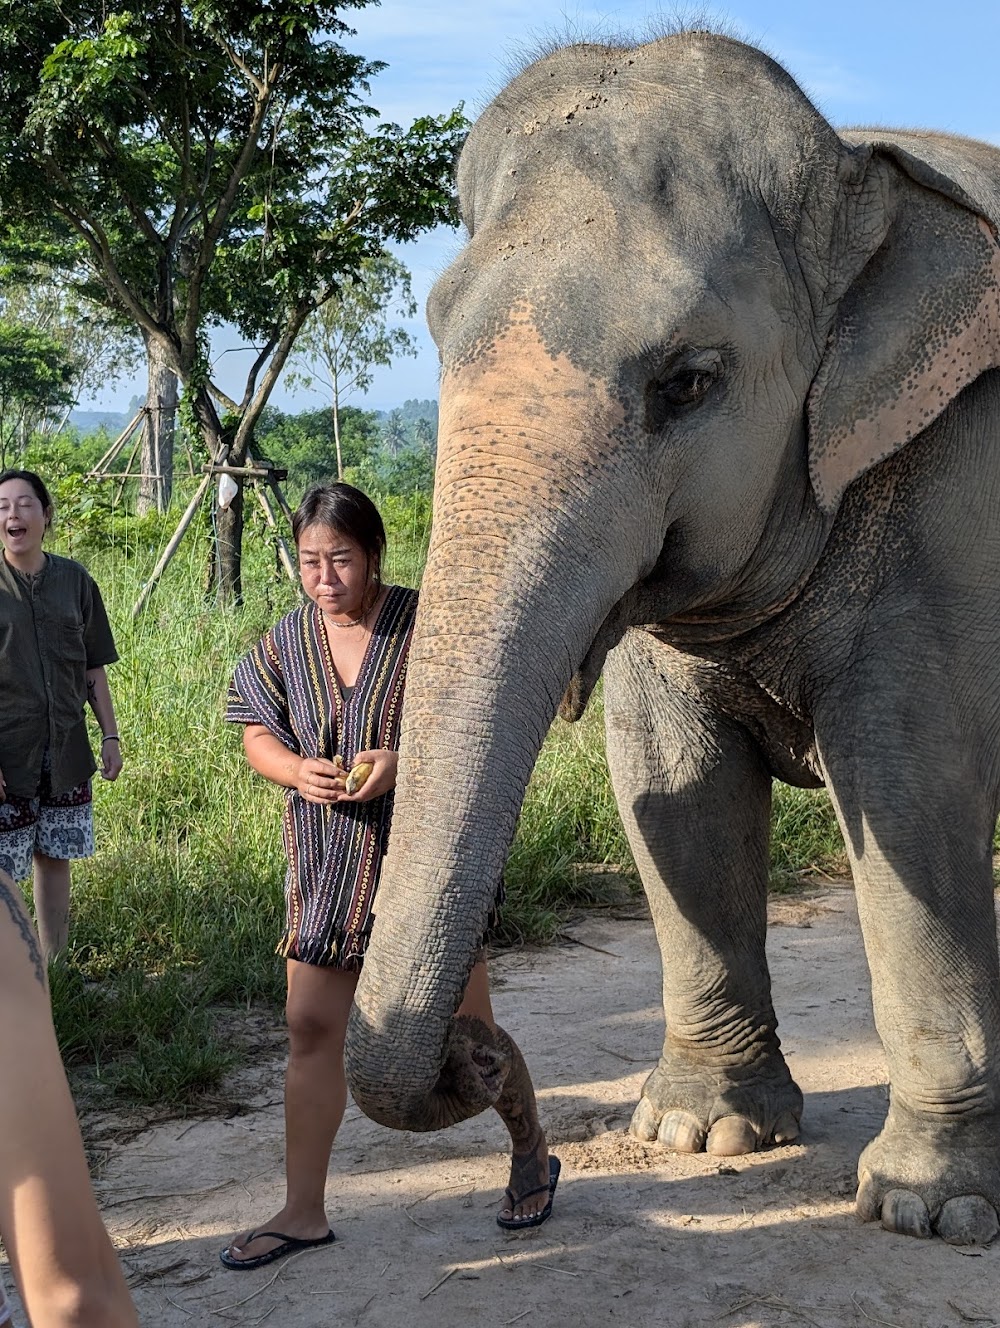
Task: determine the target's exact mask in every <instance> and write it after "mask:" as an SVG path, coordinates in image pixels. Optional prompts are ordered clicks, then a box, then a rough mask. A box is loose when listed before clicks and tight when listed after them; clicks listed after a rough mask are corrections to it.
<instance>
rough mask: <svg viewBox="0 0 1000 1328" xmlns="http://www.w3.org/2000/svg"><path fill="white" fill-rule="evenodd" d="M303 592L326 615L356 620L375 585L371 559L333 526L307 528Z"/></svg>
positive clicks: (301, 565)
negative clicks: (366, 597)
mask: <svg viewBox="0 0 1000 1328" xmlns="http://www.w3.org/2000/svg"><path fill="white" fill-rule="evenodd" d="M299 575H300V576H301V578H302V589H303V590H304V591H305V592H306V594H307V595H308V596H309V598H310V599H311V600H312V601H313V603H314V604H318V605H319V607H320V608H321V609H322V610H323V612H324V613H329V614H332V615H334V616H337V615H340V616H346V617H348V618H356V617H357V616H358V614H360V613H361V612H362V610H363V609H364V607H365V595H366V592H367V591H368V589H369V587H370V586H371V583H372V568H371V566H370V565H369V560H368V556H367V554H366V553H365V551H364V549H362V547H361V545H360V544H358V543H357V541H356V540H353V539H351V537H350V536H349V535H344V534H342V533H341V531H339V530H335V529H334V527H333V526H325V525H320V524H318V523H317V524H315V525H311V526H306V528H305V529H304V530H303V531H302V534H301V535H300V536H299Z"/></svg>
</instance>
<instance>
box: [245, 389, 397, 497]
mask: <svg viewBox="0 0 1000 1328" xmlns="http://www.w3.org/2000/svg"><path fill="white" fill-rule="evenodd" d="M256 437H257V442H258V452H259V453H260V454H261V455H263V456H266V457H267V458H268V459H269V460H270V461H273V462H274V463H275V464H276V465H278V466H282V467H284V468H285V469H286V470H287V471H288V479H289V487H290V488H291V489H292V490H293V491H295V492H297V493H301V492H302V491H303V490H304V489H306V488H309V487H310V486H311V485H313V484H325V483H328V482H329V481H330V479H331V478H332V477H333V476H334V475H336V474H337V473H338V471H337V463H338V460H339V459H340V458H341V457H342V458H343V464H344V467H345V469H347V468H350V467H355V466H358V465H360V464H361V463H362V462H363V461H364V460H365V458H366V457H368V456H370V455H371V454H372V453H373V452H375V450H376V449H377V447H378V444H379V427H378V417H377V416H376V414H375V412H374V411H370V410H359V409H358V408H357V407H356V406H343V407H342V408H341V412H340V453H339V454H338V451H337V448H336V447H335V445H334V440H333V435H332V432H331V428H330V412H329V411H328V410H326V409H323V410H307V411H301V412H300V413H299V414H297V415H283V414H282V413H281V411H278V410H275V409H274V408H273V407H272V406H268V407H267V409H266V410H265V411H264V414H263V415H262V416H261V418H260V422H259V423H258V425H257V434H256Z"/></svg>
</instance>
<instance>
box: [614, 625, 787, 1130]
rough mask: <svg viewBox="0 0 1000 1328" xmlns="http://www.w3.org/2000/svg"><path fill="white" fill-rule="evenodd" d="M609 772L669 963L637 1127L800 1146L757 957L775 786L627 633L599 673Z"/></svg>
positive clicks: (752, 752)
mask: <svg viewBox="0 0 1000 1328" xmlns="http://www.w3.org/2000/svg"><path fill="white" fill-rule="evenodd" d="M605 706H606V727H607V738H608V760H609V763H610V766H611V776H612V780H613V783H614V788H615V795H616V797H617V800H618V806H619V808H620V810H621V815H622V819H623V821H624V824H625V828H626V831H627V833H628V837H629V841H630V843H631V845H632V851H633V853H634V855H635V859H636V863H637V864H638V867H639V872H640V875H641V877H642V882H643V886H644V887H645V890H646V894H647V896H648V898H649V903H650V908H651V910H652V914H653V922H654V925H655V927H656V934H657V939H658V941H659V944H660V951H661V954H662V957H663V1007H664V1014H665V1017H666V1036H665V1038H664V1043H663V1054H662V1056H661V1057H660V1062H659V1065H658V1066H657V1068H656V1069H655V1070H654V1071H653V1072H652V1074H651V1075H650V1076H649V1078H648V1079H647V1080H646V1083H645V1086H644V1088H643V1093H642V1099H641V1101H640V1103H639V1105H638V1107H637V1108H636V1111H635V1114H634V1115H633V1117H632V1126H631V1129H632V1132H633V1134H635V1135H637V1136H638V1137H639V1138H640V1139H646V1140H652V1139H658V1140H659V1141H660V1142H661V1143H663V1144H665V1145H666V1146H667V1147H670V1148H675V1149H678V1150H680V1151H683V1152H697V1151H699V1150H701V1149H703V1148H704V1149H707V1150H708V1151H709V1152H711V1153H716V1154H735V1153H748V1152H753V1151H754V1150H755V1149H757V1148H760V1147H762V1146H764V1145H766V1144H768V1143H771V1142H777V1143H784V1142H788V1141H790V1140H792V1139H794V1138H796V1137H797V1135H798V1122H799V1118H800V1116H801V1114H802V1094H801V1093H800V1091H799V1089H798V1087H797V1085H796V1084H795V1083H794V1082H793V1080H792V1077H791V1075H790V1074H789V1071H788V1067H787V1066H786V1064H785V1060H784V1057H783V1056H782V1055H781V1051H780V1049H779V1042H778V1037H777V1031H776V1028H777V1024H776V1020H775V1017H774V1009H773V1007H772V1004H771V984H770V975H769V973H768V968H767V960H766V957H765V954H764V940H765V935H766V929H767V873H768V830H769V813H770V802H771V779H770V775H769V773H768V771H767V770H766V768H765V766H764V762H763V760H762V758H761V755H760V753H759V751H758V749H757V748H756V745H755V744H754V742H753V741H752V739H751V738H750V737H749V735H748V734H747V733H746V732H745V731H744V730H743V729H741V728H740V727H739V726H738V725H736V724H734V723H733V722H731V721H730V720H729V719H727V718H726V717H724V716H722V715H720V714H718V713H717V712H714V711H713V710H712V709H711V708H710V707H709V706H708V705H707V704H706V703H705V701H704V700H703V699H702V698H701V697H700V696H699V694H698V693H697V691H696V689H695V688H694V687H693V686H692V687H686V686H684V685H683V684H682V683H678V681H676V680H674V679H673V678H671V677H670V676H669V673H668V670H667V667H666V651H665V648H664V647H663V646H661V645H659V643H657V642H656V641H655V640H654V639H653V638H651V637H649V636H647V635H646V634H645V633H641V632H636V631H633V632H629V633H628V634H627V636H626V637H625V639H624V640H623V642H622V644H621V645H620V646H618V647H617V648H616V649H615V650H614V651H613V652H612V654H611V655H610V656H609V658H608V664H607V666H606V668H605Z"/></svg>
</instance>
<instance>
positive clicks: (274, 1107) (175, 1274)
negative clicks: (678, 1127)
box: [87, 887, 1000, 1328]
mask: <svg viewBox="0 0 1000 1328" xmlns="http://www.w3.org/2000/svg"><path fill="white" fill-rule="evenodd" d="M771 922H772V925H771V930H770V938H769V954H770V962H771V967H772V973H773V978H774V989H775V1004H776V1007H777V1010H778V1016H779V1019H780V1020H781V1035H782V1041H783V1045H784V1048H785V1052H786V1054H787V1056H788V1060H789V1063H790V1065H791V1068H792V1072H793V1074H794V1075H795V1077H796V1078H797V1080H798V1082H799V1084H800V1085H801V1087H802V1089H803V1092H804V1093H805V1100H806V1107H805V1115H804V1118H803V1132H802V1137H801V1141H800V1142H799V1143H797V1144H796V1145H795V1146H793V1147H786V1148H776V1149H772V1150H770V1151H768V1152H765V1153H761V1154H758V1155H756V1156H753V1157H747V1158H736V1159H731V1160H729V1161H724V1162H722V1163H720V1161H719V1160H713V1159H711V1158H709V1157H706V1156H696V1157H684V1156H674V1155H670V1154H666V1153H664V1152H662V1151H660V1150H658V1149H657V1148H655V1147H654V1146H652V1145H649V1146H647V1145H643V1144H640V1143H638V1142H637V1141H635V1140H633V1139H632V1138H631V1137H630V1136H629V1135H628V1134H627V1132H626V1127H627V1124H628V1119H629V1116H630V1113H631V1110H632V1107H633V1105H634V1103H635V1101H636V1099H637V1097H638V1094H639V1091H640V1088H641V1085H642V1081H643V1078H644V1077H645V1075H646V1073H647V1071H648V1069H649V1067H650V1066H651V1065H652V1064H653V1062H654V1061H655V1059H656V1057H657V1054H658V1050H659V1046H660V1042H661V1038H662V1018H661V1014H660V1005H659V987H660V967H659V955H658V951H657V949H656V945H655V942H654V939H653V933H652V927H651V925H650V923H649V922H648V920H646V919H645V918H635V919H632V920H622V919H609V918H607V917H589V918H587V919H586V920H585V921H583V922H581V923H579V924H577V925H575V926H574V927H572V928H571V929H570V932H569V935H570V936H571V937H572V940H571V941H568V942H567V943H566V944H564V945H561V946H559V947H556V948H553V949H549V950H546V951H543V952H530V953H527V952H522V953H517V954H512V955H508V956H505V957H502V958H500V959H498V960H497V961H496V963H495V967H494V971H495V975H496V979H497V991H496V1002H495V1003H496V1009H497V1015H498V1018H499V1020H500V1022H501V1023H502V1024H503V1025H504V1026H505V1027H507V1028H509V1029H510V1030H511V1032H512V1033H513V1034H514V1036H515V1037H516V1038H517V1040H518V1042H519V1043H520V1044H521V1046H522V1047H523V1048H524V1050H525V1053H526V1055H527V1058H528V1061H529V1064H530V1065H531V1068H532V1071H533V1074H534V1076H535V1080H536V1083H537V1084H538V1085H539V1089H540V1093H539V1096H540V1099H541V1109H542V1116H543V1120H544V1122H545V1124H546V1127H547V1129H548V1131H549V1139H550V1142H551V1145H552V1146H553V1147H554V1148H555V1149H556V1150H557V1151H558V1153H559V1155H560V1157H561V1158H562V1163H563V1170H562V1178H561V1181H560V1184H559V1189H558V1193H557V1196H556V1202H555V1211H554V1214H553V1217H552V1219H551V1221H549V1222H548V1223H547V1224H546V1225H545V1226H544V1227H542V1228H540V1229H539V1230H537V1231H534V1232H519V1233H516V1234H509V1233H505V1232H502V1231H501V1230H500V1229H499V1228H498V1227H497V1226H496V1225H495V1223H494V1220H493V1219H494V1213H495V1211H496V1207H497V1202H498V1199H499V1195H500V1191H501V1189H502V1187H503V1184H504V1182H505V1177H506V1172H505V1164H504V1157H503V1154H502V1153H501V1148H502V1145H503V1141H504V1137H505V1136H504V1135H503V1131H502V1128H501V1126H500V1124H499V1122H498V1121H497V1119H496V1118H495V1117H494V1116H493V1115H492V1113H490V1114H489V1115H488V1116H484V1117H480V1118H478V1119H476V1120H472V1121H467V1122H466V1123H465V1124H463V1125H461V1126H458V1127H456V1128H454V1129H452V1130H448V1131H446V1132H444V1133H441V1134H432V1135H405V1134H394V1133H391V1132H389V1131H386V1130H383V1129H381V1128H379V1127H378V1126H375V1125H373V1124H372V1123H371V1122H370V1121H368V1120H367V1119H366V1118H365V1117H363V1116H362V1115H361V1113H360V1112H359V1111H358V1110H357V1108H356V1107H354V1106H353V1104H352V1105H351V1106H350V1107H349V1108H348V1113H347V1118H346V1121H345V1124H344V1127H343V1130H342V1132H341V1135H340V1138H339V1139H338V1143H337V1147H336V1149H335V1153H334V1162H333V1166H332V1168H331V1172H330V1180H329V1185H328V1188H327V1194H328V1203H329V1212H330V1216H331V1220H332V1222H333V1226H334V1229H335V1230H336V1232H337V1236H338V1241H337V1243H336V1245H334V1246H332V1247H329V1248H326V1249H321V1250H317V1251H311V1252H309V1253H305V1254H301V1255H298V1256H296V1257H295V1258H293V1259H290V1260H285V1261H284V1262H281V1263H279V1264H276V1265H273V1266H272V1267H269V1268H266V1269H260V1270H258V1271H255V1272H249V1273H245V1274H244V1273H233V1272H229V1271H227V1270H226V1269H224V1268H223V1267H222V1266H221V1265H220V1263H219V1261H218V1251H219V1249H220V1247H221V1246H222V1245H223V1244H224V1242H225V1241H226V1240H227V1238H228V1237H229V1236H230V1235H231V1234H232V1233H233V1232H234V1231H236V1230H237V1229H239V1228H246V1227H249V1226H251V1225H253V1224H254V1223H255V1222H259V1221H261V1220H263V1219H265V1218H267V1217H268V1216H269V1215H270V1214H271V1213H272V1212H273V1211H275V1209H277V1207H279V1205H280V1203H281V1156H282V1121H281V1106H280V1096H281V1095H280V1071H281V1061H280V1059H273V1061H272V1057H274V1056H275V1055H276V1053H278V1052H279V1051H280V1043H278V1041H277V1034H275V1033H272V1032H271V1031H270V1030H267V1031H266V1035H263V1034H262V1051H261V1058H260V1059H259V1061H258V1065H257V1066H256V1068H255V1069H254V1071H253V1072H252V1074H246V1075H245V1076H244V1079H243V1081H242V1083H241V1084H240V1085H238V1086H237V1087H238V1088H239V1089H240V1091H241V1093H242V1096H243V1097H244V1099H245V1100H246V1101H247V1103H248V1108H249V1109H248V1110H247V1112H246V1113H245V1114H242V1115H238V1116H234V1117H232V1118H230V1119H209V1120H198V1121H194V1122H191V1121H187V1122H184V1121H171V1122H167V1123H165V1124H160V1125H157V1126H156V1127H153V1128H149V1129H147V1130H145V1131H143V1132H142V1133H139V1134H138V1135H137V1136H136V1137H135V1138H133V1139H132V1140H131V1141H130V1142H127V1143H124V1144H117V1145H115V1146H114V1147H113V1148H111V1149H110V1150H109V1152H108V1155H107V1158H106V1161H105V1164H104V1166H103V1169H102V1174H101V1178H100V1180H99V1181H98V1191H99V1197H100V1201H101V1204H102V1206H103V1209H104V1213H105V1218H106V1220H107V1223H108V1225H109V1228H110V1230H111V1232H112V1235H113V1237H114V1240H115V1243H116V1245H117V1246H118V1249H119V1251H120V1254H121V1257H122V1260H123V1263H124V1265H125V1268H126V1270H127V1273H128V1275H129V1279H130V1282H131V1285H132V1287H133V1290H134V1295H135V1298H136V1302H137V1304H138V1306H139V1315H140V1320H141V1322H142V1323H143V1324H144V1325H150V1326H153V1325H155V1326H156V1328H175V1326H176V1328H180V1326H181V1325H184V1328H200V1326H201V1325H205V1326H206V1328H208V1326H209V1325H225V1324H240V1325H253V1324H260V1323H265V1322H267V1323H270V1324H275V1325H276V1324H282V1325H284V1326H287V1328H327V1326H328V1325H363V1328H381V1326H382V1325H387V1326H388V1325H407V1328H442V1326H447V1328H450V1326H451V1325H462V1326H463V1328H464V1325H467V1324H468V1325H482V1326H483V1328H501V1326H503V1328H506V1326H507V1325H511V1324H515V1323H524V1324H529V1323H535V1324H537V1323H545V1324H549V1325H557V1326H558V1328H562V1326H563V1325H572V1326H573V1328H577V1326H578V1325H586V1326H587V1328H589V1326H590V1325H599V1324H612V1323H620V1324H626V1325H630V1326H631V1325H634V1326H635V1328H647V1326H648V1328H653V1326H654V1325H655V1326H656V1328H694V1326H695V1325H698V1326H699V1328H700V1326H701V1325H709V1324H713V1325H714V1324H719V1325H732V1328H756V1326H757V1325H761V1326H763V1325H768V1326H770V1325H775V1326H777V1325H796V1324H811V1325H814V1328H842V1326H845V1325H851V1326H852V1328H853V1326H854V1325H857V1326H858V1328H866V1325H876V1324H880V1325H890V1326H892V1328H951V1326H952V1325H955V1326H956V1328H958V1326H959V1325H962V1324H1000V1247H998V1248H996V1249H992V1250H986V1251H972V1250H960V1249H955V1248H951V1247H949V1246H947V1245H945V1244H944V1243H943V1242H941V1241H939V1240H935V1241H928V1242H923V1241H917V1240H913V1239H909V1238H905V1237H900V1236H892V1235H889V1234H887V1233H886V1232H884V1231H882V1230H881V1228H879V1227H878V1226H871V1225H869V1226H862V1225H860V1224H859V1223H858V1222H857V1221H856V1220H855V1218H854V1216H853V1213H852V1201H853V1196H854V1188H855V1168H856V1162H857V1157H858V1153H859V1151H860V1149H861V1148H862V1146H863V1145H864V1144H865V1142H866V1141H867V1140H868V1139H869V1138H870V1137H871V1136H872V1135H873V1134H874V1133H875V1132H876V1131H877V1129H878V1127H879V1125H880V1122H881V1120H882V1118H883V1116H884V1113H885V1109H886V1094H885V1086H884V1085H885V1066H884V1062H883V1058H882V1052H881V1048H880V1046H879V1043H878V1041H877V1039H876V1036H875V1032H874V1029H873V1026H872V1016H871V1002H870V994H869V983H868V974H867V969H866V967H865V963H864V956H863V952H862V948H861V938H860V932H859V929H858V924H857V914H856V911H855V906H854V896H853V893H852V892H851V891H850V890H849V889H846V888H837V887H833V888H829V889H824V890H822V891H812V892H809V893H807V894H805V895H800V896H788V897H784V898H779V899H778V900H777V901H776V902H775V903H774V905H773V907H772V919H771ZM87 1127H88V1136H89V1137H91V1138H93V1136H94V1129H95V1123H94V1122H93V1121H88V1122H87Z"/></svg>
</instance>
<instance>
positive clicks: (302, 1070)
mask: <svg viewBox="0 0 1000 1328" xmlns="http://www.w3.org/2000/svg"><path fill="white" fill-rule="evenodd" d="M357 985H358V975H357V974H356V973H345V972H344V971H343V970H341V969H336V968H320V967H318V966H317V965H315V964H300V963H298V962H297V961H296V960H294V959H290V960H289V961H288V1000H287V1003H286V1006H285V1010H286V1015H287V1019H288V1043H289V1051H288V1069H287V1070H286V1072H285V1183H286V1189H285V1203H284V1207H283V1208H281V1210H280V1211H279V1212H277V1213H275V1215H274V1216H273V1217H271V1218H269V1219H268V1220H267V1221H266V1222H261V1223H258V1224H257V1226H256V1227H255V1228H254V1230H257V1231H281V1232H283V1233H284V1234H285V1235H286V1236H296V1237H298V1238H299V1239H300V1240H318V1239H319V1238H320V1237H321V1236H325V1235H326V1233H327V1231H329V1229H330V1223H329V1221H328V1220H327V1215H326V1201H325V1193H326V1173H327V1169H328V1167H329V1165H330V1151H331V1149H332V1148H333V1141H334V1139H335V1138H336V1135H337V1131H338V1130H339V1129H340V1122H341V1121H342V1120H343V1118H344V1109H345V1107H346V1105H347V1082H346V1079H345V1077H344V1036H345V1034H346V1032H347V1018H348V1015H349V1014H350V1012H351V1003H352V1002H353V1000H354V989H355V987H356V986H357ZM251 1234H252V1232H244V1233H241V1234H240V1235H239V1236H237V1237H236V1238H235V1239H234V1241H233V1243H232V1244H231V1245H230V1247H229V1253H230V1255H231V1256H232V1257H233V1258H234V1259H255V1258H257V1257H258V1256H259V1255H261V1254H267V1252H268V1251H269V1250H273V1249H274V1248H275V1247H276V1246H277V1245H279V1244H280V1243H281V1242H280V1241H277V1240H272V1239H271V1238H270V1237H265V1236H260V1237H258V1238H257V1239H255V1240H250V1239H249V1236H250V1235H251Z"/></svg>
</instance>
